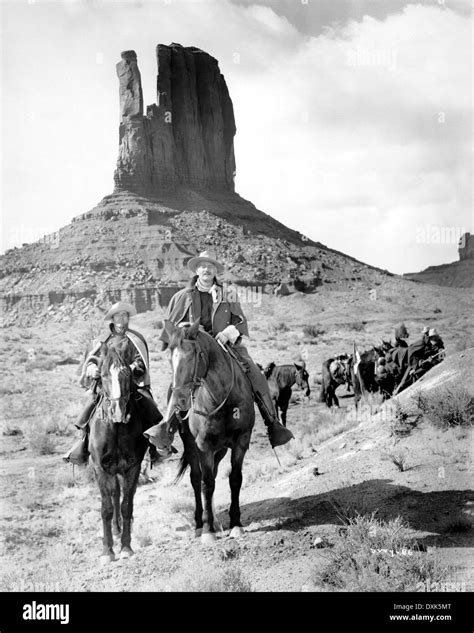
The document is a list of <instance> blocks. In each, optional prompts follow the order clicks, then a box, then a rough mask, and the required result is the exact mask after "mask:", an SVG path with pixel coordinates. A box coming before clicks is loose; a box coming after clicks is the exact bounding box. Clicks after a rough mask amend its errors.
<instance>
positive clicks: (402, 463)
mask: <svg viewBox="0 0 474 633" xmlns="http://www.w3.org/2000/svg"><path fill="white" fill-rule="evenodd" d="M387 457H388V458H389V459H390V460H391V462H392V463H393V464H395V466H396V467H397V468H398V470H399V471H400V472H401V473H403V472H404V471H405V470H406V469H407V468H406V462H407V456H406V454H405V453H401V452H400V453H395V452H391V453H387Z"/></svg>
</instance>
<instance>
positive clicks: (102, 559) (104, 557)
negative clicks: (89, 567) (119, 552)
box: [100, 552, 115, 566]
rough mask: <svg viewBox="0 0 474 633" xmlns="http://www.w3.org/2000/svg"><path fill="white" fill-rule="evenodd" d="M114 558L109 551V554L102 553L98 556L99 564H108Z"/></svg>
mask: <svg viewBox="0 0 474 633" xmlns="http://www.w3.org/2000/svg"><path fill="white" fill-rule="evenodd" d="M114 560H115V554H114V553H113V552H110V554H102V556H101V557H100V564H101V565H104V566H105V565H109V563H112V562H113V561H114Z"/></svg>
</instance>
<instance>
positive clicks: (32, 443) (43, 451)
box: [23, 422, 56, 455]
mask: <svg viewBox="0 0 474 633" xmlns="http://www.w3.org/2000/svg"><path fill="white" fill-rule="evenodd" d="M23 432H24V436H25V439H26V441H27V443H28V447H29V448H30V450H31V451H33V452H34V453H37V454H38V455H53V454H54V453H55V452H56V443H55V441H54V439H53V438H52V437H51V435H52V434H51V433H49V431H48V430H47V428H46V427H45V426H44V425H43V424H42V423H41V422H34V423H33V424H30V425H28V426H26V427H25V428H24V431H23Z"/></svg>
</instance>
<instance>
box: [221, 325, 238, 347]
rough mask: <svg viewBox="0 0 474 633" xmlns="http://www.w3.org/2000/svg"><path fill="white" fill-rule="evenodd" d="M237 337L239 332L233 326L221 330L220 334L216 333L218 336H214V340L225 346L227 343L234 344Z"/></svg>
mask: <svg viewBox="0 0 474 633" xmlns="http://www.w3.org/2000/svg"><path fill="white" fill-rule="evenodd" d="M239 336H240V332H239V330H238V329H237V328H236V327H235V325H228V326H227V327H226V328H224V329H223V330H222V332H218V334H216V340H217V341H219V342H220V343H222V344H223V345H225V344H226V343H227V341H230V342H231V343H235V341H236V340H237V339H238V338H239Z"/></svg>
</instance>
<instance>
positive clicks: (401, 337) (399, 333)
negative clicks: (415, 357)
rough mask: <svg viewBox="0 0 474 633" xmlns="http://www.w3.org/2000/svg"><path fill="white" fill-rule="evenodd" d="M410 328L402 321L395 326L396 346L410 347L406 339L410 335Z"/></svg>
mask: <svg viewBox="0 0 474 633" xmlns="http://www.w3.org/2000/svg"><path fill="white" fill-rule="evenodd" d="M409 336H410V335H409V333H408V330H407V328H406V325H405V324H404V323H400V325H397V327H396V328H395V345H394V347H408V343H407V341H406V339H407V338H408V337H409Z"/></svg>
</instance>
